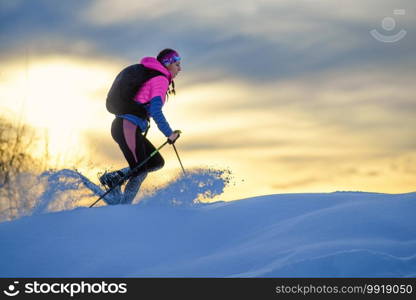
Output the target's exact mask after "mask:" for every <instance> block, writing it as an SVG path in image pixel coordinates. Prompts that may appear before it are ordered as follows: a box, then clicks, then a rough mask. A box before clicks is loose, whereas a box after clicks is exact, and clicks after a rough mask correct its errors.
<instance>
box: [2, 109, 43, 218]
mask: <svg viewBox="0 0 416 300" xmlns="http://www.w3.org/2000/svg"><path fill="white" fill-rule="evenodd" d="M36 142H37V139H36V135H35V131H34V130H33V129H31V128H30V127H28V126H27V125H25V124H18V125H14V124H12V123H11V122H9V121H7V120H6V119H4V118H1V117H0V211H3V213H4V212H6V215H7V218H8V219H13V218H15V217H17V215H18V214H19V212H18V211H19V209H20V208H21V207H22V204H24V203H22V199H21V198H20V197H19V194H21V192H22V191H19V187H17V186H16V185H14V184H13V183H14V182H15V180H16V178H17V177H18V176H19V175H21V174H23V173H26V172H29V173H30V172H32V173H33V172H36V171H38V170H39V168H40V167H41V162H40V161H39V160H38V159H35V158H34V157H33V156H32V155H31V153H32V152H31V151H32V150H33V147H34V146H35V145H36ZM43 163H45V162H43ZM3 217H4V216H3Z"/></svg>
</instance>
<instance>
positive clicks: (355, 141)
mask: <svg viewBox="0 0 416 300" xmlns="http://www.w3.org/2000/svg"><path fill="white" fill-rule="evenodd" d="M415 13H416V5H415V4H414V1H411V0H409V1H405V0H402V1H384V0H382V1H380V0H377V1H376V0H373V1H370V0H365V1H343V0H340V1H318V0H316V1H313V0H304V1H293V0H292V1H289V0H287V1H286V0H284V1H271V0H264V1H249V0H241V1H217V0H213V1H199V0H198V1H190V0H178V1H163V0H160V1H136V0H125V1H110V0H97V1H80V0H76V1H65V2H62V1H60V2H57V1H52V0H50V1H47V0H44V1H41V0H34V1H19V0H13V1H11V0H10V1H9V0H1V1H0V65H1V68H0V108H1V113H2V115H3V116H5V117H7V118H10V119H11V120H13V121H16V120H17V121H20V122H25V123H28V124H30V125H31V126H33V127H34V128H35V129H36V130H37V132H38V133H39V134H40V135H43V136H47V137H48V139H49V141H48V147H49V149H48V151H49V152H50V153H51V154H52V155H54V156H55V159H56V165H57V166H58V165H59V166H61V165H62V166H63V165H65V164H66V165H68V164H71V163H73V164H74V162H75V161H76V162H79V161H82V162H88V167H87V166H84V167H85V170H86V172H89V175H90V176H91V177H95V174H96V173H97V171H100V170H101V171H102V170H104V169H114V168H119V167H123V166H126V163H125V161H124V158H123V156H122V154H121V152H120V150H119V149H118V146H117V145H116V144H115V142H114V141H113V140H112V138H111V135H110V126H111V122H112V119H113V116H112V115H111V114H109V113H108V112H107V111H106V109H105V98H106V94H107V92H108V89H109V87H110V86H111V83H112V81H113V79H114V77H115V76H116V75H117V73H118V72H119V71H120V70H121V69H122V68H124V67H125V66H128V65H130V64H134V63H137V62H138V61H139V60H140V59H141V58H142V57H145V56H156V55H157V53H158V52H159V51H160V50H162V49H164V48H173V49H176V50H177V51H178V52H179V53H180V55H181V56H182V72H181V73H180V74H179V75H178V77H177V78H176V80H175V83H176V90H177V95H176V96H174V97H170V98H169V100H168V101H167V103H166V105H165V106H164V113H165V116H166V117H167V119H168V121H169V123H170V125H171V127H172V128H173V129H180V130H182V132H183V134H182V136H181V138H180V140H178V142H177V148H178V151H179V153H180V155H181V159H182V162H183V164H184V166H185V168H195V167H209V168H225V169H228V170H230V171H231V172H232V174H233V184H231V185H230V186H229V188H228V189H227V190H226V193H225V194H224V195H223V196H222V200H233V199H241V198H244V197H252V196H256V195H265V194H273V193H305V192H332V191H338V190H360V191H371V192H382V193H405V192H413V191H415V190H416V189H415V182H416V180H415V179H416V134H415V130H414V128H416V126H415V125H416V102H415V100H416V99H415V95H416V88H415V81H414V78H415V75H416V74H415V73H416V72H415V70H416V69H415V66H416V60H415V56H416V55H415V53H416V38H415V29H416V18H415ZM152 125H153V126H152V129H151V131H150V133H149V139H150V140H151V141H152V142H153V143H154V145H156V146H158V145H160V144H161V143H163V142H164V140H165V138H164V136H163V134H162V133H161V132H160V131H158V129H157V127H156V125H155V124H154V123H153V124H152ZM162 155H163V156H164V157H165V160H166V164H165V168H164V169H163V170H161V171H158V172H156V173H153V174H152V175H151V176H149V177H148V179H147V180H146V184H147V185H151V184H160V183H163V182H166V181H167V180H169V178H171V177H172V176H175V174H177V173H178V172H180V166H179V163H178V161H177V159H176V156H175V154H174V152H173V151H172V149H169V147H168V148H166V149H163V150H162ZM85 165H87V164H85ZM77 166H78V167H81V165H80V164H79V165H77Z"/></svg>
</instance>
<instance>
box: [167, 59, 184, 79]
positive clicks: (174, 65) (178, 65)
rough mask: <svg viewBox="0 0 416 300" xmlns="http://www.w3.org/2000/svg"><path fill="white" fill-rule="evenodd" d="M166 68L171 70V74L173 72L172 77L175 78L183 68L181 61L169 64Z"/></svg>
mask: <svg viewBox="0 0 416 300" xmlns="http://www.w3.org/2000/svg"><path fill="white" fill-rule="evenodd" d="M166 68H167V69H168V70H169V72H170V74H172V78H175V77H176V75H178V73H179V72H180V71H181V70H182V69H181V62H180V61H177V62H174V63H172V64H170V65H168V66H167V67H166Z"/></svg>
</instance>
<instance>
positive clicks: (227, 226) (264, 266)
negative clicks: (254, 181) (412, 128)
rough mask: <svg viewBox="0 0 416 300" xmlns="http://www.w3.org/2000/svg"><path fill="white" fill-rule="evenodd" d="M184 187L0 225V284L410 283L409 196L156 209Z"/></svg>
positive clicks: (414, 255)
mask: <svg viewBox="0 0 416 300" xmlns="http://www.w3.org/2000/svg"><path fill="white" fill-rule="evenodd" d="M200 175H201V174H199V175H198V174H193V175H192V176H191V177H192V178H193V179H194V180H195V182H197V181H198V180H202V181H203V180H204V177H203V176H202V177H201V178H200V179H195V178H196V177H197V176H200ZM205 179H206V178H205ZM188 180H189V178H188ZM183 183H184V181H181V180H179V181H178V182H174V183H171V184H170V185H168V186H167V187H165V188H164V189H163V190H161V191H158V192H157V193H156V196H155V195H153V196H152V197H148V198H147V199H145V200H147V201H142V202H141V203H140V204H136V205H130V206H111V207H110V206H101V207H96V208H91V209H89V208H85V207H78V208H75V209H72V210H67V211H60V212H53V213H41V214H39V213H37V214H33V215H32V216H27V217H23V218H20V219H18V220H15V221H12V222H3V223H0V243H1V246H0V247H1V256H0V277H13V276H16V277H21V276H24V277H55V276H62V277H75V276H76V277H90V276H95V277H139V276H145V277H151V276H157V277H159V276H163V277H176V276H186V277H201V276H202V277H211V276H213V277H299V276H301V277H315V276H317V277H328V276H329V277H352V276H353V277H415V276H416V232H415V229H416V218H415V211H416V193H410V194H398V195H389V194H376V193H361V192H336V193H329V194H282V195H268V196H261V197H255V198H250V199H243V200H238V201H233V202H216V203H212V204H203V203H191V202H190V201H189V200H187V201H186V202H184V203H180V202H179V204H178V202H177V201H176V202H173V201H170V200H171V199H170V200H169V201H167V200H166V201H164V200H163V199H166V198H169V196H168V195H169V193H170V195H171V194H172V193H176V198H180V197H178V193H179V191H182V192H184V191H183V190H182V189H181V188H179V189H178V187H180V186H181V185H182V184H183ZM198 186H200V185H198ZM213 186H215V184H214V185H213ZM175 187H176V188H175ZM211 187H212V186H211ZM172 189H173V190H172ZM175 189H176V190H177V191H176V192H174V190H175ZM167 191H169V193H168V192H167ZM190 192H191V191H185V192H184V193H183V194H182V196H183V197H186V194H189V193H190ZM192 192H194V191H192ZM176 200H178V199H176Z"/></svg>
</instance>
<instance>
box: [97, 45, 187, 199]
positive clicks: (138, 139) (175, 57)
mask: <svg viewBox="0 0 416 300" xmlns="http://www.w3.org/2000/svg"><path fill="white" fill-rule="evenodd" d="M180 62H181V57H180V56H179V54H178V53H177V52H176V51H175V50H172V49H165V50H163V51H161V52H160V53H159V54H158V56H157V57H156V58H154V57H144V58H143V59H142V60H141V61H140V64H142V65H143V66H144V67H146V68H148V69H151V70H155V71H158V72H160V73H161V74H160V75H159V76H155V77H152V78H151V79H149V80H148V81H146V82H145V83H144V84H143V86H142V87H141V88H140V89H139V91H138V92H137V94H136V96H135V98H134V100H135V101H136V102H139V103H141V104H143V105H144V107H145V109H146V111H147V114H148V117H150V118H153V120H154V121H155V123H156V124H157V126H158V128H159V130H160V131H161V132H162V133H163V134H164V135H165V136H166V137H167V138H168V140H169V142H170V143H174V142H175V141H176V139H178V138H179V131H173V130H172V129H171V127H170V125H169V123H168V121H167V120H166V118H165V116H164V114H163V112H162V107H163V105H164V104H165V101H166V95H167V94H168V93H173V94H174V93H175V85H174V82H173V78H175V77H176V76H177V75H178V73H179V72H180V71H181V64H180ZM170 85H172V90H170V89H169V86H170ZM148 127H149V120H148V119H143V118H140V117H138V116H136V115H133V114H123V115H117V117H116V118H115V119H114V121H113V123H112V126H111V135H112V137H113V139H114V140H115V141H116V142H117V143H118V145H119V147H120V149H121V151H122V152H123V154H124V157H125V158H126V160H127V162H128V163H129V168H124V169H122V170H118V171H115V172H111V173H105V174H104V175H102V176H101V177H100V182H101V184H103V185H104V186H105V187H106V188H109V189H110V188H112V187H113V186H115V185H117V183H118V182H119V181H120V180H121V179H122V178H123V176H125V175H126V174H127V172H129V171H130V169H133V168H134V167H136V166H137V165H139V164H140V163H141V162H142V161H144V160H145V159H146V158H147V157H148V156H149V154H150V153H152V152H153V151H154V150H155V147H154V146H153V145H152V143H151V142H150V141H149V140H148V139H147V138H146V137H145V136H144V135H143V133H144V132H146V131H147V129H148ZM164 163H165V162H164V160H163V157H162V156H161V155H160V153H159V152H158V153H156V155H154V156H153V157H152V158H151V159H150V160H149V161H148V162H147V163H146V164H144V165H143V166H142V167H141V168H140V169H139V170H138V171H137V172H135V174H133V176H132V177H131V178H130V179H129V181H128V182H127V184H126V187H125V189H124V194H123V193H122V192H121V185H118V186H117V187H116V188H114V190H113V192H112V193H110V194H111V198H107V199H105V201H106V202H107V204H130V203H132V202H133V200H134V197H135V196H136V194H137V192H138V191H139V188H140V186H141V184H142V183H143V181H144V179H145V178H146V176H147V174H148V172H152V171H156V170H159V169H160V168H162V167H163V165H164Z"/></svg>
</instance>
